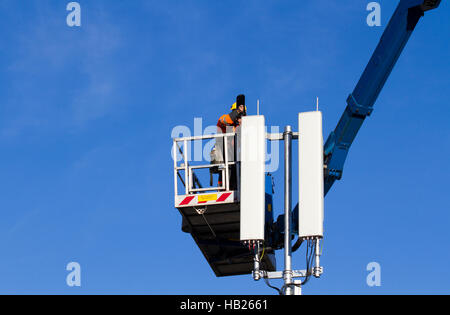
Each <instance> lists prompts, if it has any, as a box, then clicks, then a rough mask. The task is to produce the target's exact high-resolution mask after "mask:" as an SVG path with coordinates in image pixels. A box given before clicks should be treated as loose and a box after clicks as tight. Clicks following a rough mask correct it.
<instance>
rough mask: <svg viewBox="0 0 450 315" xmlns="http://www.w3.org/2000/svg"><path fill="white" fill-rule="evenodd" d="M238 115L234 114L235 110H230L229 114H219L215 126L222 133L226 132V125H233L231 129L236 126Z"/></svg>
mask: <svg viewBox="0 0 450 315" xmlns="http://www.w3.org/2000/svg"><path fill="white" fill-rule="evenodd" d="M237 119H238V116H237V114H236V111H232V112H231V113H230V114H225V115H222V116H220V118H219V121H218V122H217V128H218V130H219V129H220V130H221V131H222V133H226V132H227V127H230V126H233V131H234V130H235V129H236V127H237V126H238V125H239V123H238V121H237Z"/></svg>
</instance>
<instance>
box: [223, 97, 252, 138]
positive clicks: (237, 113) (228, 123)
mask: <svg viewBox="0 0 450 315" xmlns="http://www.w3.org/2000/svg"><path fill="white" fill-rule="evenodd" d="M238 104H239V105H238ZM246 115H247V108H246V106H245V95H238V97H237V98H236V103H234V104H233V105H232V106H231V113H229V114H225V115H222V116H221V117H220V118H219V121H218V122H217V132H218V133H219V132H221V133H226V132H227V131H231V130H230V127H232V128H233V132H234V131H236V128H237V127H238V126H239V125H240V124H241V119H242V116H246Z"/></svg>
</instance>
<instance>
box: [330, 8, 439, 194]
mask: <svg viewBox="0 0 450 315" xmlns="http://www.w3.org/2000/svg"><path fill="white" fill-rule="evenodd" d="M440 2H441V0H401V1H400V3H399V5H398V7H397V9H396V10H395V13H394V15H393V16H392V18H391V20H390V22H389V24H388V26H387V27H386V30H385V31H384V33H383V35H382V37H381V40H380V42H379V44H378V46H377V48H376V50H375V52H374V53H373V55H372V58H371V59H370V61H369V63H368V65H367V67H366V69H365V70H364V73H363V74H362V76H361V78H360V80H359V82H358V84H357V85H356V87H355V90H354V91H353V93H352V94H350V96H349V97H348V99H347V107H346V109H345V111H344V113H343V115H342V117H341V119H340V120H339V123H338V124H337V126H336V129H335V130H334V131H333V132H332V133H331V134H330V136H329V137H328V140H327V141H326V143H325V147H324V155H325V165H326V169H325V179H324V180H325V182H324V184H325V187H324V191H325V195H326V194H327V193H328V191H329V190H330V188H331V186H332V185H333V183H334V182H335V180H336V179H338V180H339V179H341V177H342V172H343V169H344V163H345V159H346V158H347V154H348V150H349V149H350V146H351V144H352V143H353V140H354V139H355V137H356V134H357V133H358V131H359V129H360V128H361V125H362V124H363V122H364V120H365V119H366V117H367V116H370V114H371V113H372V111H373V105H374V103H375V101H376V100H377V98H378V95H379V94H380V92H381V90H382V88H383V86H384V84H385V83H386V80H387V78H388V77H389V75H390V73H391V71H392V69H393V67H394V66H395V63H396V62H397V60H398V58H399V56H400V54H401V52H402V51H403V48H404V47H405V45H406V43H407V42H408V39H409V37H410V36H411V34H412V32H413V31H414V28H415V27H416V25H417V23H418V22H419V20H420V18H421V17H422V16H423V15H424V13H425V12H426V11H428V10H432V9H435V8H437V7H438V6H439V4H440Z"/></svg>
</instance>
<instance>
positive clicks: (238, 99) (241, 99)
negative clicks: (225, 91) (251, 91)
mask: <svg viewBox="0 0 450 315" xmlns="http://www.w3.org/2000/svg"><path fill="white" fill-rule="evenodd" d="M238 104H239V105H238ZM240 105H244V108H245V109H244V112H245V113H247V106H245V95H243V94H241V95H238V97H236V102H235V103H234V104H233V105H232V106H231V110H235V109H237V108H238V106H240Z"/></svg>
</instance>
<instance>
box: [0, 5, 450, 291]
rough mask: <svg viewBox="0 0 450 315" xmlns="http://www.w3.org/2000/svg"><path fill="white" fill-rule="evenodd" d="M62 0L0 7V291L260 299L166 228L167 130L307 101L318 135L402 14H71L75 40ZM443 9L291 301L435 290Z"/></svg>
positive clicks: (447, 51) (169, 203) (387, 104)
mask: <svg viewBox="0 0 450 315" xmlns="http://www.w3.org/2000/svg"><path fill="white" fill-rule="evenodd" d="M68 2H69V1H64V0H58V1H54V0H33V1H26V3H25V2H24V1H15V0H1V1H0V68H1V71H0V214H1V219H0V293H32V294H34V293H40V294H47V293H57V294H78V293H83V294H91V293H93V294H103V293H113V294H115V293H125V294H134V293H136V294H273V293H275V291H273V290H272V289H270V288H268V287H266V285H265V284H264V282H262V281H261V282H258V283H256V282H254V281H253V280H252V279H251V276H241V277H231V278H225V279H218V278H216V277H215V276H214V274H213V272H212V271H211V270H210V268H209V266H208V265H207V263H206V261H205V260H204V258H203V256H202V254H201V252H200V251H199V249H198V248H197V247H196V245H195V243H194V242H193V240H192V239H191V237H190V236H189V235H188V234H184V233H182V232H181V230H180V225H181V217H180V215H179V214H178V212H177V210H176V209H175V208H174V206H173V173H172V166H173V165H172V160H171V156H170V148H171V139H170V134H171V130H172V128H174V127H175V126H177V125H186V126H189V127H190V128H193V123H194V118H195V117H202V118H203V122H204V125H209V124H214V123H215V122H216V121H217V118H218V116H219V115H221V114H222V113H224V111H226V110H227V109H228V106H230V104H231V103H232V102H233V99H234V98H235V96H236V95H237V94H238V93H245V94H246V95H247V103H248V105H249V112H250V113H253V114H254V113H255V107H256V106H255V104H256V100H257V99H258V98H259V99H261V101H262V111H263V114H264V115H265V116H266V121H267V124H268V125H269V126H281V127H283V126H285V125H287V124H291V125H292V126H294V128H297V122H296V116H297V113H298V112H301V111H309V110H311V109H313V108H314V106H315V98H316V96H319V97H320V100H321V110H322V111H323V114H324V133H325V137H326V136H327V135H328V134H329V132H330V131H332V130H333V129H334V127H335V125H336V123H337V122H338V119H339V118H340V116H341V114H342V111H343V110H344V108H345V100H346V98H347V96H348V94H349V93H350V92H351V91H352V90H353V88H354V86H355V84H356V82H357V80H358V79H359V76H360V75H361V73H362V71H363V70H364V67H365V65H366V64H367V62H368V60H369V57H370V56H371V54H372V52H373V50H374V48H375V46H376V44H377V43H378V41H379V38H380V36H381V34H382V32H383V30H384V27H385V26H386V24H387V22H388V20H389V18H390V16H391V14H392V13H393V11H394V9H395V6H396V4H397V2H398V1H387V0H383V1H379V2H380V4H381V7H382V27H375V28H370V27H368V26H367V24H366V17H367V15H368V12H367V11H366V5H367V4H368V3H369V1H345V2H342V1H326V0H318V1H313V2H311V1H284V0H283V1H278V0H277V1H275V0H273V1H269V0H265V1H261V0H259V1H256V0H245V1H243V0H229V1H209V0H182V1H181V0H178V1H175V0H168V1H160V0H158V1H150V0H146V1H143V0H142V1H141V0H133V1H119V0H95V1H93V0H80V1H79V3H80V4H81V8H82V26H81V27H80V28H70V27H68V26H67V25H66V16H67V14H68V12H67V11H66V5H67V3H68ZM449 13H450V5H449V3H448V1H443V3H442V4H441V7H440V8H439V9H438V10H435V11H433V12H430V13H429V14H427V15H426V16H425V18H424V19H422V20H421V22H420V24H419V25H418V27H417V29H416V31H415V32H414V34H413V36H412V38H411V40H410V41H409V43H408V45H407V47H406V49H405V51H404V53H403V55H402V56H401V58H400V60H399V62H398V64H397V66H396V68H395V69H394V71H393V73H392V75H391V77H390V78H389V80H388V82H387V84H386V86H385V88H384V90H383V91H382V93H381V95H380V97H379V99H378V101H377V103H376V105H375V111H374V113H373V115H372V116H371V117H370V118H369V119H368V120H367V121H366V123H365V124H364V126H363V128H362V129H361V131H360V133H359V134H358V137H357V139H356V141H355V143H354V145H353V147H352V149H351V151H350V155H349V157H348V160H347V163H346V166H345V171H344V178H343V180H342V181H340V182H337V184H336V185H335V186H334V187H333V189H332V191H331V192H330V193H329V195H328V196H327V198H326V201H325V233H326V235H325V248H324V255H323V258H322V262H323V265H324V267H325V274H324V275H323V278H322V279H320V280H315V279H313V280H312V281H311V282H310V283H309V284H308V285H307V286H306V287H305V288H304V293H306V294H322V293H325V294H353V293H357V294H391V293H394V294H396V293H406V294H409V293H412V294H414V293H450V291H449V289H448V284H449V283H450V270H449V268H448V266H449V265H450V250H449V244H450V229H449V224H450V207H449V202H450V197H449V193H448V179H449V176H450V172H449V166H448V160H449V158H448V156H449V154H450V127H449V123H448V119H449V113H450V111H449V107H448V105H449V104H450V96H449V94H448V91H449V86H450V79H449V73H450V58H449V57H450V44H449V34H450V20H449V19H448V17H449ZM279 173H282V168H280V170H279V172H278V174H276V193H275V206H276V207H275V208H276V210H275V211H276V212H277V213H280V212H281V211H282V210H281V209H282V205H283V204H282V202H283V201H282V200H283V198H282V196H283V195H282V193H283V192H282V181H281V179H282V177H281V176H282V175H281V174H279ZM294 191H295V189H294ZM296 198H297V197H296V196H295V197H294V200H296ZM279 258H281V257H279ZM71 261H76V262H79V263H80V265H81V268H82V287H81V288H69V287H68V286H67V285H66V280H65V279H66V275H67V274H68V272H67V271H66V269H65V267H66V265H67V264H68V263H69V262H71ZM372 261H375V262H379V263H380V264H381V268H382V286H381V287H379V288H370V287H368V286H367V285H366V276H367V274H368V272H367V271H366V266H367V264H368V263H369V262H372ZM303 262H304V255H303V253H302V252H301V253H300V252H299V253H296V254H295V255H294V268H296V269H302V268H304V265H303ZM278 266H279V267H282V266H283V261H282V259H279V260H278ZM274 284H275V285H278V286H279V285H280V283H279V282H276V281H275V282H274Z"/></svg>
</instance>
